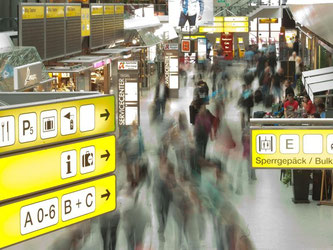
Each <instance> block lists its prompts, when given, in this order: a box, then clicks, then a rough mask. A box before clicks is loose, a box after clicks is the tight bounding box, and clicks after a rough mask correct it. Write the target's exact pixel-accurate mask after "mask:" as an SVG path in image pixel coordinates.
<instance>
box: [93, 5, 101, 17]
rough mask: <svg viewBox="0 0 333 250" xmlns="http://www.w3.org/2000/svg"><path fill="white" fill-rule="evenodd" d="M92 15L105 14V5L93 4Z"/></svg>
mask: <svg viewBox="0 0 333 250" xmlns="http://www.w3.org/2000/svg"><path fill="white" fill-rule="evenodd" d="M91 15H92V16H99V15H103V6H93V5H91Z"/></svg>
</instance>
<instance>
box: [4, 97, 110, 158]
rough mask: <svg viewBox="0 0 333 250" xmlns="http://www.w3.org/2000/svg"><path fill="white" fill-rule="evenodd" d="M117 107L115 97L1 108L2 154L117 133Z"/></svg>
mask: <svg viewBox="0 0 333 250" xmlns="http://www.w3.org/2000/svg"><path fill="white" fill-rule="evenodd" d="M114 107H115V99H114V96H111V95H96V96H93V97H92V96H89V97H75V98H66V99H58V100H53V101H49V102H35V103H29V104H24V105H17V106H15V108H10V107H6V106H4V107H1V108H0V153H5V152H10V151H16V150H21V149H27V148H32V147H37V146H45V145H47V144H53V143H59V142H62V141H63V142H64V141H69V140H73V139H77V138H84V137H86V136H92V135H98V134H102V133H107V132H113V131H114V130H115V110H114ZM50 121H53V123H52V122H51V123H50Z"/></svg>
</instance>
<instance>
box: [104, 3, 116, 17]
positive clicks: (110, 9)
mask: <svg viewBox="0 0 333 250" xmlns="http://www.w3.org/2000/svg"><path fill="white" fill-rule="evenodd" d="M113 14H114V5H105V6H104V15H113Z"/></svg>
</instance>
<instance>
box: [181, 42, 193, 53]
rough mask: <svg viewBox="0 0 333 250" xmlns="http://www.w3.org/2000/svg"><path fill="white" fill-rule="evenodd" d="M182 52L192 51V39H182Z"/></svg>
mask: <svg viewBox="0 0 333 250" xmlns="http://www.w3.org/2000/svg"><path fill="white" fill-rule="evenodd" d="M182 52H184V53H189V52H191V41H190V40H182Z"/></svg>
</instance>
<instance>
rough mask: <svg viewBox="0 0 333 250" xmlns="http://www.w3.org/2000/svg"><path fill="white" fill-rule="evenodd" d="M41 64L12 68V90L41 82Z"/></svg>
mask: <svg viewBox="0 0 333 250" xmlns="http://www.w3.org/2000/svg"><path fill="white" fill-rule="evenodd" d="M42 65H43V64H42V63H41V62H35V63H31V64H27V65H23V66H19V67H15V68H14V90H18V89H23V88H26V87H28V86H32V85H34V84H37V83H40V82H41V81H42Z"/></svg>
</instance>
